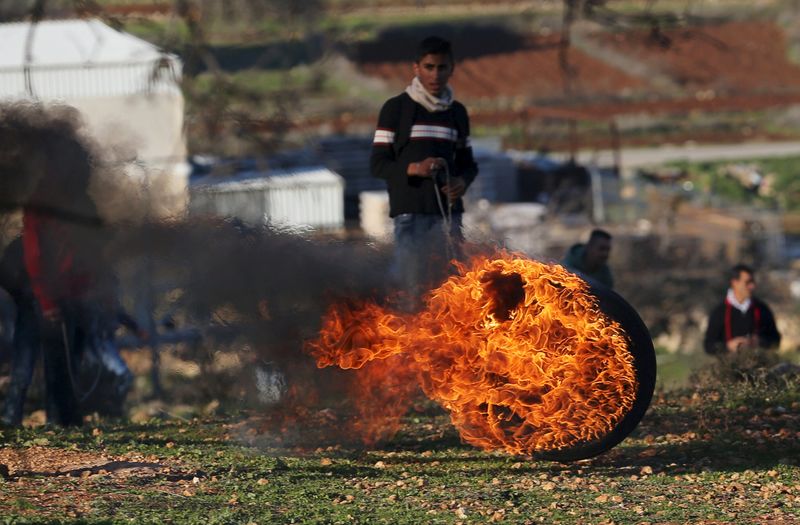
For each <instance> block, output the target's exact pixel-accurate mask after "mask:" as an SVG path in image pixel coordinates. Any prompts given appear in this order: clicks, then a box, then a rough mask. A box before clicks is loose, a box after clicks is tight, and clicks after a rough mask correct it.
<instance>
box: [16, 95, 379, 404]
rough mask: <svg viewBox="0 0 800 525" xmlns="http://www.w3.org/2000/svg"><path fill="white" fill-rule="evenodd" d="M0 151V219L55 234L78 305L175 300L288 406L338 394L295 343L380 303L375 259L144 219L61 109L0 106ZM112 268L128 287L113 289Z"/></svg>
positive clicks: (338, 247)
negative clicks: (360, 307) (261, 368)
mask: <svg viewBox="0 0 800 525" xmlns="http://www.w3.org/2000/svg"><path fill="white" fill-rule="evenodd" d="M0 143H1V144H3V148H2V149H0V205H1V206H2V208H3V211H5V212H10V211H14V210H19V209H24V210H27V211H28V212H34V213H36V214H39V215H42V216H45V217H46V218H47V219H48V220H50V221H53V222H55V223H57V224H58V228H59V229H58V231H59V232H62V233H63V235H64V237H63V238H60V239H59V242H62V243H63V242H66V244H67V245H68V246H69V247H70V248H71V249H72V250H74V253H75V257H74V264H75V266H76V271H77V272H78V273H81V274H85V275H88V276H90V278H89V280H88V281H89V290H88V291H87V297H88V298H89V300H101V298H103V297H107V296H109V295H110V294H115V293H117V286H118V284H119V283H122V288H123V291H126V290H125V289H126V288H127V291H129V292H131V291H133V292H136V291H141V290H143V289H149V290H152V291H153V295H154V296H163V295H165V294H171V295H173V296H175V295H177V296H179V297H180V299H179V300H178V301H176V302H175V303H174V304H173V305H172V308H173V309H175V310H178V311H179V312H180V314H181V315H182V317H183V320H184V322H185V323H187V324H188V325H192V326H196V327H198V328H199V329H200V331H201V333H204V335H205V337H204V344H205V345H211V346H213V345H214V344H215V333H214V332H213V330H211V328H214V329H225V331H226V333H227V334H228V335H227V336H228V338H229V340H227V341H226V342H225V343H224V344H226V345H228V348H245V347H247V348H248V349H249V350H250V351H251V352H253V353H255V354H256V355H257V356H258V357H259V358H260V359H261V360H262V361H269V362H272V363H275V364H276V365H277V366H278V367H279V368H280V369H281V370H282V371H283V373H284V374H285V375H286V381H287V383H288V384H289V386H290V387H291V388H292V389H293V391H294V392H296V393H300V394H299V395H298V396H295V398H296V399H304V400H310V399H316V400H322V401H324V400H325V398H326V397H330V396H337V395H340V393H337V392H340V387H341V386H342V384H344V382H346V381H348V379H342V380H341V381H340V380H339V378H343V377H346V375H345V374H337V373H336V372H332V371H318V370H316V367H315V366H314V363H313V361H312V360H311V358H310V357H309V356H307V355H306V354H305V353H304V352H303V341H304V340H306V339H308V338H310V337H313V336H314V335H315V333H316V331H317V330H318V328H319V324H320V321H321V318H322V315H323V313H324V312H325V310H326V309H327V307H328V305H329V304H330V303H331V301H334V300H340V299H342V298H355V299H357V298H366V297H371V298H381V297H385V296H386V293H387V290H388V289H389V285H390V283H389V282H387V266H388V265H387V257H386V256H385V254H384V253H381V252H379V251H376V250H374V249H372V248H369V247H367V246H364V245H354V244H351V243H346V242H340V241H330V240H329V241H320V240H316V241H312V240H309V239H306V238H302V237H299V236H296V235H291V234H288V233H282V232H280V231H274V230H271V229H269V228H251V227H247V226H244V225H242V224H237V223H235V222H233V221H230V220H223V219H220V218H196V217H191V218H188V219H185V220H174V219H173V220H169V221H166V220H164V221H154V220H151V219H150V218H151V217H153V214H152V213H150V210H151V209H152V208H153V202H154V200H156V199H157V197H158V196H157V195H152V196H151V195H149V194H148V193H147V192H145V191H143V189H142V186H141V184H138V183H137V181H136V180H135V179H131V177H130V173H129V171H128V170H126V169H125V168H124V166H123V164H122V163H120V162H118V161H116V160H115V159H114V158H113V154H111V153H109V152H108V151H103V150H101V149H100V148H99V147H98V146H97V145H96V144H93V143H92V142H91V141H90V140H89V139H88V138H87V137H85V136H83V135H82V128H81V123H80V120H79V118H78V116H77V114H76V112H75V111H74V110H71V109H69V108H65V107H44V106H41V105H37V104H22V105H20V104H17V105H8V106H0ZM106 149H108V148H106ZM123 269H124V270H125V272H127V273H126V275H127V276H128V277H130V276H133V277H132V279H131V278H126V279H120V277H119V271H120V270H123ZM50 270H51V271H52V274H53V275H55V274H56V273H57V272H56V271H55V270H54V269H50ZM133 288H135V290H131V289H133ZM154 306H155V305H154ZM231 339H232V340H233V341H235V344H234V343H231ZM220 344H223V343H220ZM209 351H213V349H211V348H209ZM245 372H246V373H252V370H248V369H247V368H246V369H245ZM321 378H324V379H321ZM234 386H236V385H235V384H233V385H231V387H234Z"/></svg>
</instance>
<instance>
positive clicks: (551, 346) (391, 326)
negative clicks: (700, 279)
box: [309, 253, 655, 461]
mask: <svg viewBox="0 0 800 525" xmlns="http://www.w3.org/2000/svg"><path fill="white" fill-rule="evenodd" d="M309 350H310V352H311V353H312V355H313V356H314V357H315V359H316V360H317V365H318V366H320V367H324V366H338V367H340V368H343V369H369V368H370V367H376V366H377V367H378V368H377V369H378V370H383V372H382V373H379V374H375V373H370V374H367V375H365V377H366V378H367V379H366V380H367V381H378V382H379V381H381V380H382V379H386V378H387V377H402V378H416V379H417V382H418V383H419V386H420V387H421V388H422V390H423V391H424V392H425V394H426V395H427V396H428V397H430V398H431V399H433V400H435V401H437V402H438V403H439V404H440V405H441V406H443V407H444V408H445V409H446V410H447V411H448V412H449V413H450V419H451V421H452V423H453V424H454V425H455V427H456V428H457V429H458V432H459V434H460V436H461V438H462V440H463V441H465V442H467V443H470V444H472V445H474V446H477V447H480V448H482V449H485V450H505V451H507V452H509V453H512V454H527V455H532V456H534V457H538V458H542V459H552V460H560V461H571V460H576V459H581V458H586V457H590V456H593V455H596V454H599V453H601V452H603V451H605V450H608V449H609V448H611V447H613V446H614V445H616V444H617V443H619V442H620V441H621V440H622V439H624V438H625V437H626V436H627V435H628V434H629V433H630V432H631V431H632V430H633V429H634V428H635V426H636V425H637V424H638V422H639V421H640V420H641V418H642V416H643V415H644V412H645V411H646V409H647V407H648V405H649V403H650V399H651V397H652V393H653V388H654V384H655V355H654V352H653V346H652V342H651V341H650V338H649V335H648V333H647V329H646V328H645V326H644V324H643V323H642V321H641V319H640V318H639V316H638V315H637V314H636V312H635V311H634V310H633V308H631V307H630V306H629V305H628V304H627V303H626V302H625V301H624V300H623V299H622V298H621V297H620V296H619V295H617V294H616V293H614V292H612V291H610V290H605V289H599V288H591V287H590V286H589V285H588V284H586V282H584V281H583V280H581V279H580V278H579V277H577V276H575V275H573V274H571V273H569V272H567V271H566V270H565V269H564V268H562V267H560V266H556V265H546V264H542V263H539V262H536V261H532V260H529V259H525V258H521V257H518V256H513V255H511V254H505V253H502V254H499V255H495V256H493V257H491V258H489V257H476V258H474V259H472V260H471V261H470V262H469V263H467V264H466V265H463V266H461V267H460V271H459V273H458V274H457V275H454V276H452V277H450V278H449V279H448V280H447V281H446V282H445V283H443V284H442V285H441V286H439V287H438V288H436V289H435V290H432V291H431V292H430V294H429V295H428V296H427V298H426V301H425V308H424V309H423V310H422V311H421V312H418V313H415V314H404V313H397V312H393V311H390V310H387V309H385V308H383V307H381V306H379V305H377V304H374V303H361V304H355V305H354V304H352V303H351V304H337V305H334V307H333V308H332V309H331V310H330V311H329V312H328V314H327V316H326V318H325V320H324V322H323V326H322V329H321V331H320V337H319V338H318V339H317V340H316V341H313V342H311V343H310V344H309ZM381 367H383V368H381ZM390 374H391V375H390ZM409 383H410V381H400V382H397V383H396V384H395V385H393V387H394V391H393V392H391V399H392V400H393V401H395V403H394V405H393V406H394V407H395V409H396V410H402V409H403V404H402V403H399V404H398V403H397V402H396V400H397V399H402V398H404V397H407V396H409V395H410V393H411V389H410V388H409V387H408V384H409ZM384 386H385V385H384ZM377 390H378V389H376V388H371V387H370V388H365V389H364V392H370V391H377ZM373 405H375V403H373ZM377 406H381V405H380V404H378V405H377ZM406 407H407V405H406ZM365 415H366V412H365Z"/></svg>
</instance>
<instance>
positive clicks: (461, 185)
mask: <svg viewBox="0 0 800 525" xmlns="http://www.w3.org/2000/svg"><path fill="white" fill-rule="evenodd" d="M412 68H413V71H414V78H413V79H412V81H411V84H410V85H409V86H408V87H407V88H406V89H405V91H404V92H403V93H401V94H400V95H397V96H395V97H393V98H391V99H389V100H388V101H386V103H385V104H384V105H383V107H382V108H381V111H380V116H379V117H378V125H377V129H376V131H375V137H374V140H373V143H372V155H371V157H370V169H371V172H372V175H373V176H375V177H378V178H381V179H384V180H385V181H386V185H387V188H388V191H389V215H390V217H392V219H393V221H394V239H395V261H394V273H395V276H396V277H397V278H398V279H399V281H400V282H401V283H402V284H403V285H404V286H405V289H406V290H407V291H408V293H409V294H410V299H411V300H410V301H409V302H410V304H409V307H410V308H414V306H415V303H417V304H418V300H419V296H420V294H421V293H422V292H424V290H425V289H426V288H427V287H429V286H430V285H432V284H434V281H435V280H436V279H437V278H440V277H444V276H446V274H447V268H448V266H449V264H448V263H449V261H450V260H451V259H453V258H458V256H459V254H460V244H461V241H462V240H463V237H462V230H461V226H462V220H461V215H462V213H463V211H464V203H463V201H462V196H463V195H464V192H465V191H466V190H467V188H468V187H469V185H470V183H471V182H472V181H473V180H474V179H475V177H476V176H477V174H478V166H477V164H476V163H475V160H474V158H473V155H472V147H471V145H470V126H469V116H468V114H467V110H466V108H465V107H464V105H463V104H461V103H460V102H458V101H456V100H455V99H454V97H453V90H452V88H451V87H450V85H449V83H448V82H449V80H450V77H451V76H452V75H453V71H454V68H455V61H454V58H453V51H452V47H451V44H450V42H448V41H447V40H444V39H442V38H439V37H437V36H431V37H428V38H425V39H424V40H422V41H421V42H420V43H419V45H418V48H417V53H416V58H415V60H414V63H413V64H412Z"/></svg>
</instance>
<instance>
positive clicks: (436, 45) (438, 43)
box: [414, 36, 453, 62]
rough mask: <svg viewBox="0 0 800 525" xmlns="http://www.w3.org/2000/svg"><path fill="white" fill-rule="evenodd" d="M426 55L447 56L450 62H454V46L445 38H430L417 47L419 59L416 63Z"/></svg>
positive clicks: (417, 58)
mask: <svg viewBox="0 0 800 525" xmlns="http://www.w3.org/2000/svg"><path fill="white" fill-rule="evenodd" d="M425 55H447V58H449V59H450V62H453V46H452V45H451V44H450V42H449V41H447V40H445V39H444V38H441V37H438V36H429V37H427V38H425V39H423V40H422V41H421V42H420V43H419V45H418V46H417V57H416V59H415V60H414V61H415V62H419V61H420V60H422V59H423V57H425Z"/></svg>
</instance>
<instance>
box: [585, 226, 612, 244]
mask: <svg viewBox="0 0 800 525" xmlns="http://www.w3.org/2000/svg"><path fill="white" fill-rule="evenodd" d="M599 239H606V240H608V241H610V240H611V239H612V237H611V234H610V233H608V232H607V231H605V230H601V229H599V228H598V229H595V230H592V233H590V234H589V242H592V241H596V240H599Z"/></svg>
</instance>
